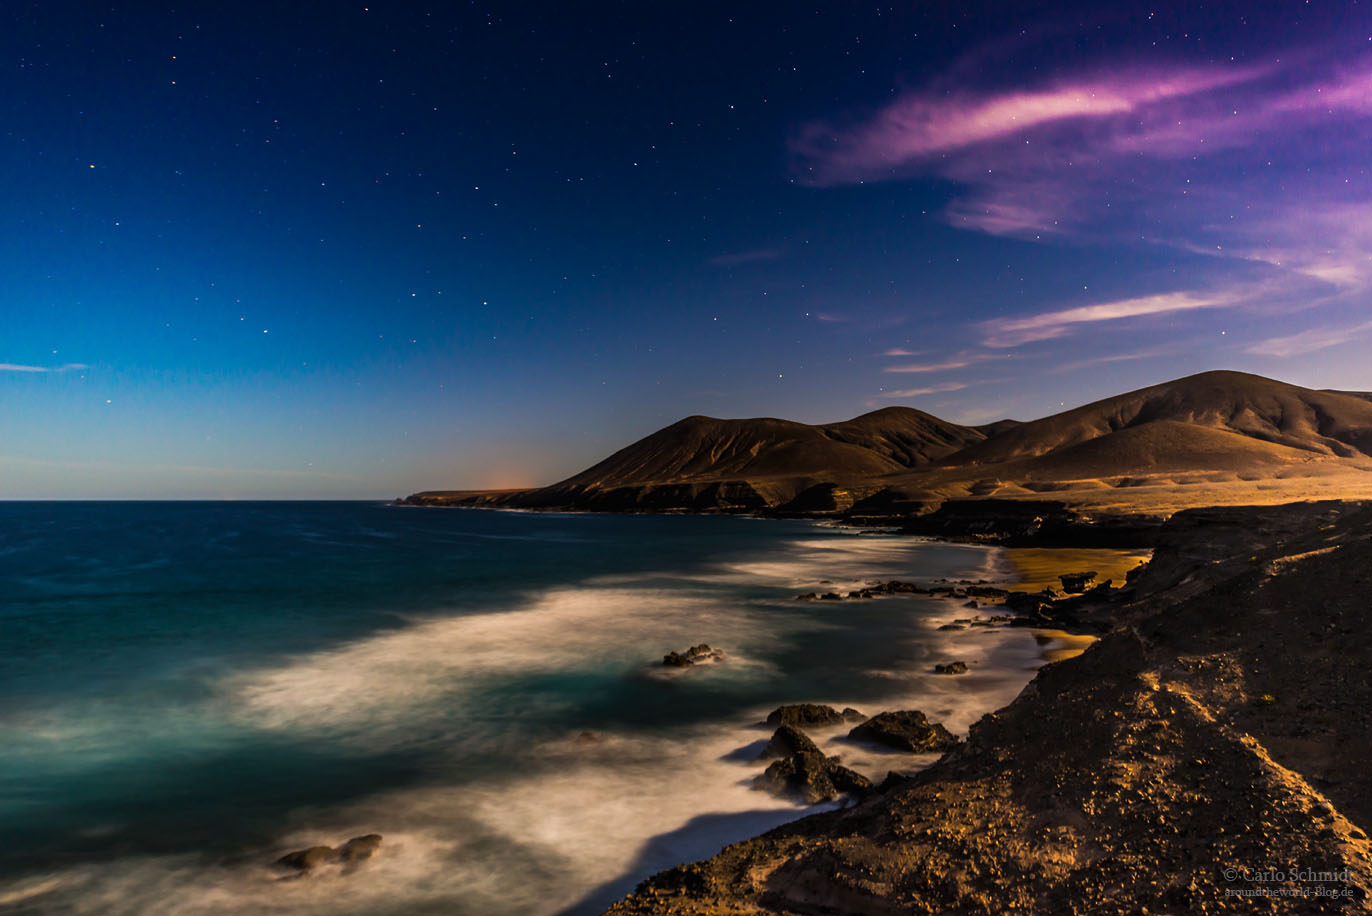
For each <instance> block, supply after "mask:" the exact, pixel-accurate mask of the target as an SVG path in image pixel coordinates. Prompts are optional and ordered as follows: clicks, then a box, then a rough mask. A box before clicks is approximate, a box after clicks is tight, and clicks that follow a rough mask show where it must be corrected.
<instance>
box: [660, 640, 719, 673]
mask: <svg viewBox="0 0 1372 916" xmlns="http://www.w3.org/2000/svg"><path fill="white" fill-rule="evenodd" d="M723 657H724V653H723V652H722V651H721V650H719V649H711V648H710V647H709V645H707V644H706V643H701V644H700V645H698V646H691V648H689V649H687V650H686V651H685V652H668V653H667V654H666V655H664V656H662V664H663V665H664V666H666V667H668V668H689V667H690V666H692V665H699V664H702V663H704V662H714V661H718V660H720V659H721V658H723Z"/></svg>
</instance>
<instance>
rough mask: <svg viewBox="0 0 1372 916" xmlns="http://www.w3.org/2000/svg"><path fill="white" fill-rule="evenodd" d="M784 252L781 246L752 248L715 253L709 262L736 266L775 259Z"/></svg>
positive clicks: (723, 265) (720, 265)
mask: <svg viewBox="0 0 1372 916" xmlns="http://www.w3.org/2000/svg"><path fill="white" fill-rule="evenodd" d="M785 253H786V252H785V251H784V250H782V249H781V248H752V249H749V250H748V251H733V252H725V253H724V254H717V255H715V256H714V257H713V258H710V263H711V264H713V265H715V266H716V267H737V266H738V265H740V264H752V263H755V262H757V261H775V260H776V259H777V258H780V257H781V256H782V255H784V254H785Z"/></svg>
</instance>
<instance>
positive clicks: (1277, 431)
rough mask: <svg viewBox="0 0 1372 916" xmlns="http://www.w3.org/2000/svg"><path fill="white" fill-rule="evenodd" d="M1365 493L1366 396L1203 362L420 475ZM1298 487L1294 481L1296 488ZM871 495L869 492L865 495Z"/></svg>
mask: <svg viewBox="0 0 1372 916" xmlns="http://www.w3.org/2000/svg"><path fill="white" fill-rule="evenodd" d="M1340 488H1342V489H1343V490H1346V491H1348V492H1349V493H1350V494H1357V495H1363V496H1372V400H1370V399H1369V398H1368V397H1367V396H1366V395H1362V394H1360V393H1357V392H1339V391H1328V390H1314V389H1308V388H1301V387H1299V386H1296V385H1291V384H1288V383H1286V382H1280V381H1276V380H1273V379H1268V378H1264V377H1262V376H1258V375H1251V374H1248V373H1242V372H1235V371H1229V370H1215V371H1210V372H1203V373H1199V374H1196V375H1191V376H1186V377H1184V378H1180V379H1173V380H1171V381H1167V382H1162V383H1160V384H1157V385H1151V386H1148V387H1145V388H1140V389H1136V390H1134V391H1129V392H1125V393H1123V394H1119V395H1114V396H1112V397H1108V398H1103V399H1100V400H1098V401H1094V402H1091V403H1089V404H1084V405H1081V406H1080V407H1074V408H1071V409H1068V410H1065V411H1062V412H1060V413H1057V414H1053V415H1051V416H1048V417H1043V418H1040V419H1038V420H1031V421H1028V422H1018V421H1013V420H1002V421H998V422H997V423H992V424H986V425H984V426H979V427H978V426H966V425H962V424H958V423H952V422H950V421H947V420H943V419H941V418H939V417H936V416H934V415H932V414H928V413H925V412H924V411H920V410H917V409H915V408H912V407H904V406H891V407H884V408H881V409H878V410H874V411H870V412H868V413H865V414H862V415H860V416H857V417H854V418H852V419H850V420H843V421H838V422H834V423H826V424H816V425H810V424H805V423H799V422H796V421H792V420H783V419H779V418H775V417H756V418H749V419H720V418H716V417H708V416H704V415H693V416H690V417H685V418H683V419H681V420H678V421H677V422H676V423H673V424H671V425H669V426H666V427H663V428H662V429H659V430H657V431H656V432H654V433H651V434H649V435H648V436H645V437H643V438H641V439H639V440H637V441H635V442H632V443H630V444H629V445H627V446H625V447H623V448H621V449H619V450H618V451H616V452H614V453H613V454H611V455H609V456H608V457H606V458H605V459H603V460H602V461H600V462H597V463H596V464H594V465H592V466H591V467H589V468H587V469H585V470H583V471H581V472H579V473H577V474H574V475H572V476H570V477H568V478H565V479H564V480H561V481H559V482H557V483H555V484H552V485H550V486H547V487H541V488H534V489H528V490H517V491H426V492H421V493H416V494H414V495H413V496H410V497H407V499H406V500H405V501H406V502H409V503H412V504H419V505H461V506H484V507H508V508H543V509H589V510H610V511H674V510H675V511H781V512H786V511H794V512H796V513H799V514H834V513H844V512H847V511H848V510H850V509H851V508H852V507H853V506H854V505H862V506H868V507H871V506H873V505H885V506H891V507H894V506H900V507H901V508H900V509H899V510H898V511H896V510H892V511H896V514H908V513H910V512H912V511H913V512H919V511H927V510H931V509H933V508H935V507H937V506H938V505H939V504H941V503H943V502H945V501H947V500H950V499H951V500H957V499H976V498H990V497H994V498H1001V499H1032V498H1036V497H1039V496H1040V495H1041V494H1044V493H1052V494H1053V495H1054V498H1057V499H1065V500H1066V502H1068V503H1071V504H1076V505H1079V506H1082V507H1094V508H1097V509H1102V510H1109V511H1126V512H1127V511H1163V512H1167V511H1175V509H1177V508H1183V507H1185V506H1186V505H1196V504H1201V502H1205V501H1207V500H1208V501H1211V502H1218V503H1224V502H1228V503H1232V502H1234V501H1236V500H1237V501H1246V502H1259V503H1260V502H1270V501H1277V500H1280V501H1289V500H1291V499H1293V498H1297V499H1299V498H1330V496H1331V495H1335V496H1336V498H1337V495H1336V494H1337V493H1338V492H1339V491H1340ZM1304 494H1308V495H1304ZM874 499H875V502H874Z"/></svg>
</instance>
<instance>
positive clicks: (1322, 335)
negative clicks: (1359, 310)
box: [1247, 321, 1372, 358]
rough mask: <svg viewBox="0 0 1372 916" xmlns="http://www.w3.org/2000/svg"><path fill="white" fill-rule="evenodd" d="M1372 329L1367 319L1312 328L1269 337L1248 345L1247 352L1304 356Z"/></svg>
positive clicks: (1256, 354) (1277, 355)
mask: <svg viewBox="0 0 1372 916" xmlns="http://www.w3.org/2000/svg"><path fill="white" fill-rule="evenodd" d="M1368 331H1372V321H1365V322H1363V323H1361V324H1355V325H1353V326H1351V327H1323V328H1310V329H1309V330H1306V331H1301V332H1300V333H1298V334H1290V335H1287V336H1285V337H1269V338H1268V339H1266V340H1260V341H1258V342H1257V343H1255V344H1253V345H1252V346H1250V347H1248V349H1247V352H1249V353H1252V354H1254V355H1255V356H1276V357H1282V358H1284V357H1289V356H1303V355H1304V354H1306V353H1314V352H1316V351H1318V350H1325V349H1328V348H1329V347H1334V346H1338V345H1339V344H1341V343H1347V342H1348V341H1350V340H1353V339H1354V338H1357V337H1360V336H1362V335H1364V334H1366V333H1367V332H1368Z"/></svg>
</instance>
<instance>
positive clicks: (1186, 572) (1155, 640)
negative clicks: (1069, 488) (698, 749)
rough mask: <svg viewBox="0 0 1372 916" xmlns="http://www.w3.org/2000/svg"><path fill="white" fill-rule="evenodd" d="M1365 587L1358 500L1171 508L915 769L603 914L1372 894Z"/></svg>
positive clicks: (1131, 908) (1284, 904)
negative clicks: (1082, 636) (1045, 660)
mask: <svg viewBox="0 0 1372 916" xmlns="http://www.w3.org/2000/svg"><path fill="white" fill-rule="evenodd" d="M1370 590H1372V507H1369V506H1368V505H1367V504H1349V503H1320V504H1303V505H1296V506H1286V507H1276V508H1241V509H1210V510H1197V511H1188V512H1183V513H1180V514H1178V515H1176V516H1175V517H1173V518H1172V519H1171V520H1170V521H1169V522H1168V523H1167V524H1166V525H1165V526H1164V527H1163V529H1162V530H1161V534H1160V537H1159V539H1158V546H1157V548H1156V551H1155V555H1154V559H1153V561H1152V562H1151V563H1150V564H1149V566H1148V567H1147V568H1146V569H1145V570H1144V571H1143V572H1142V573H1141V574H1140V575H1138V576H1135V577H1132V580H1131V583H1130V585H1129V586H1128V587H1126V588H1125V589H1122V590H1119V591H1118V592H1117V593H1116V594H1114V595H1112V596H1111V598H1110V599H1109V601H1108V603H1103V604H1100V605H1098V606H1097V607H1095V608H1091V609H1086V611H1085V612H1086V613H1087V614H1088V615H1090V614H1094V615H1096V617H1097V618H1099V619H1110V620H1113V621H1114V622H1115V623H1116V626H1115V629H1114V630H1113V631H1112V632H1110V633H1109V634H1108V635H1107V636H1105V637H1104V638H1102V639H1101V640H1100V641H1099V642H1098V643H1096V644H1095V645H1094V646H1093V647H1092V648H1091V649H1089V650H1088V651H1087V652H1086V653H1085V654H1083V655H1081V656H1079V657H1077V658H1074V659H1071V660H1068V661H1062V662H1058V663H1055V664H1051V665H1048V666H1045V667H1044V668H1043V669H1042V670H1041V671H1040V672H1039V674H1038V675H1037V676H1036V677H1035V679H1034V680H1033V681H1032V682H1031V683H1030V684H1029V685H1028V687H1026V688H1025V690H1024V692H1023V693H1022V694H1021V695H1020V696H1019V697H1018V698H1017V699H1016V700H1015V701H1014V702H1013V703H1011V704H1010V705H1009V706H1007V707H1005V708H1004V709H1002V710H1000V711H998V712H996V713H993V714H991V715H988V716H986V717H985V718H983V719H982V720H981V721H980V722H978V723H977V724H976V725H974V726H973V727H972V729H971V732H970V734H969V736H968V740H967V741H966V742H965V743H964V744H963V745H961V746H960V747H958V748H957V749H955V750H953V751H951V752H949V753H948V754H946V755H945V756H944V757H943V758H942V759H941V760H940V761H939V762H938V763H936V764H935V765H933V766H932V767H930V768H929V769H927V770H925V771H923V772H921V773H920V774H918V775H917V776H915V777H913V778H909V779H904V780H902V779H893V780H888V781H887V782H886V783H885V784H883V785H882V787H881V788H880V789H879V790H878V791H876V792H875V793H874V794H871V795H869V796H867V797H866V798H865V799H864V800H863V801H861V802H860V803H859V804H857V805H855V806H853V807H851V808H847V809H844V810H840V811H835V812H830V813H825V814H820V815H815V816H812V817H809V818H805V819H803V820H800V821H797V822H795V823H792V824H789V825H787V826H784V827H782V828H779V829H777V830H774V831H772V832H770V833H768V834H765V835H763V836H761V837H758V838H756V839H753V840H749V841H746V842H743V843H738V844H735V845H733V846H729V847H727V848H725V849H724V850H723V851H722V852H721V853H720V854H719V855H717V856H715V857H714V858H712V859H709V860H707V861H705V862H701V863H698V864H694V865H684V866H681V867H678V868H675V869H672V870H670V871H667V872H663V873H661V874H659V875H656V876H654V877H653V878H650V879H649V880H647V881H645V882H644V883H643V884H642V885H640V887H639V888H638V890H637V891H636V892H635V893H634V894H632V895H631V896H630V897H628V898H626V899H625V900H623V901H621V902H620V903H617V904H616V905H614V906H613V907H612V908H611V909H610V911H609V912H610V913H613V914H647V913H657V914H706V913H735V914H820V913H824V914H852V916H881V914H896V913H901V914H906V913H931V914H932V913H948V912H956V913H987V914H999V913H1006V912H1024V913H1042V914H1083V916H1084V914H1102V913H1106V914H1134V913H1144V912H1151V913H1212V912H1225V911H1231V910H1232V911H1245V912H1246V911H1251V910H1254V909H1256V910H1258V911H1260V912H1283V913H1289V912H1341V913H1346V912H1368V911H1372V903H1370V902H1369V892H1372V847H1370V846H1369V841H1368V837H1367V835H1366V833H1365V830H1366V829H1367V826H1368V825H1369V824H1372V780H1369V778H1368V776H1367V773H1366V765H1365V762H1364V761H1365V757H1366V754H1367V753H1368V752H1369V750H1372V716H1369V715H1368V714H1367V711H1368V710H1369V709H1372V681H1370V680H1369V678H1368V677H1367V676H1366V659H1367V658H1368V657H1372V656H1370V655H1369V653H1372V628H1370V627H1369V624H1370V623H1372V620H1369V616H1372V610H1370V609H1369V601H1368V597H1367V596H1368V594H1369V593H1370ZM868 775H871V776H873V777H875V778H877V779H880V776H881V774H868Z"/></svg>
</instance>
